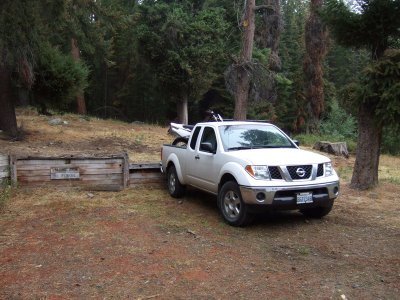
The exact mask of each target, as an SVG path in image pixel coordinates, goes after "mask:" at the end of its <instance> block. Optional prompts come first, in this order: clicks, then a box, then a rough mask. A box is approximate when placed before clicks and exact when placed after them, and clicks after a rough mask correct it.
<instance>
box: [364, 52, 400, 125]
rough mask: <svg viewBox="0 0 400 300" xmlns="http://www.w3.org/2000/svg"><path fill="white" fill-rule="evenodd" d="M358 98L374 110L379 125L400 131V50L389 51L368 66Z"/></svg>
mask: <svg viewBox="0 0 400 300" xmlns="http://www.w3.org/2000/svg"><path fill="white" fill-rule="evenodd" d="M358 96H359V97H358V99H359V101H362V102H364V103H366V104H367V105H368V106H369V107H371V108H373V109H374V111H375V116H376V120H377V121H378V122H379V123H381V124H382V125H383V126H392V128H393V129H395V130H400V125H399V120H400V101H399V99H400V50H398V49H393V50H388V51H386V53H385V55H384V57H383V58H382V59H380V60H378V61H374V62H373V63H371V64H370V65H368V66H367V68H366V69H365V70H364V72H363V77H362V79H361V83H360V87H359V95H358Z"/></svg>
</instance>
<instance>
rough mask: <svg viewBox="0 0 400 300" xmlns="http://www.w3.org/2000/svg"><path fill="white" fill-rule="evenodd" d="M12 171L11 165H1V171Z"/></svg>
mask: <svg viewBox="0 0 400 300" xmlns="http://www.w3.org/2000/svg"><path fill="white" fill-rule="evenodd" d="M9 171H10V166H9V165H7V166H0V172H9Z"/></svg>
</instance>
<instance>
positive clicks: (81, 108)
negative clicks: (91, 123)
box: [71, 38, 87, 115]
mask: <svg viewBox="0 0 400 300" xmlns="http://www.w3.org/2000/svg"><path fill="white" fill-rule="evenodd" d="M71 55H72V57H73V59H74V60H75V61H79V60H80V59H81V55H80V52H79V47H78V41H77V40H76V39H75V38H71ZM76 104H77V112H78V114H81V115H86V113H87V111H86V102H85V96H84V93H83V91H79V92H78V94H77V95H76Z"/></svg>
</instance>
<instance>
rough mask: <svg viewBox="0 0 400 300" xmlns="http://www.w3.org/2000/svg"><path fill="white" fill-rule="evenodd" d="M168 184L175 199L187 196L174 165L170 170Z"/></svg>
mask: <svg viewBox="0 0 400 300" xmlns="http://www.w3.org/2000/svg"><path fill="white" fill-rule="evenodd" d="M167 182H168V191H169V194H170V195H171V196H172V197H174V198H180V197H182V196H183V195H184V194H185V186H184V185H183V184H182V183H181V182H180V181H179V178H178V174H177V173H176V168H175V166H174V165H172V166H170V167H169V168H168V172H167Z"/></svg>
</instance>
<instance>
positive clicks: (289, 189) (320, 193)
mask: <svg viewBox="0 0 400 300" xmlns="http://www.w3.org/2000/svg"><path fill="white" fill-rule="evenodd" d="M240 192H241V194H242V199H243V201H244V202H245V203H246V204H249V205H263V206H264V205H265V206H276V207H282V208H284V207H285V206H287V207H288V208H291V207H296V206H297V205H296V197H297V194H299V193H305V192H311V193H312V198H313V205H311V206H324V204H329V203H331V202H332V201H333V200H334V199H335V198H337V197H338V195H339V181H334V182H328V183H318V184H307V185H293V186H273V187H270V186H268V187H266V186H265V187H250V186H240ZM307 206H310V205H307Z"/></svg>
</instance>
